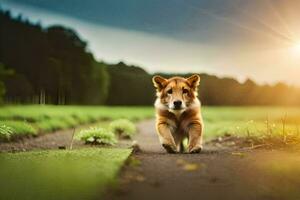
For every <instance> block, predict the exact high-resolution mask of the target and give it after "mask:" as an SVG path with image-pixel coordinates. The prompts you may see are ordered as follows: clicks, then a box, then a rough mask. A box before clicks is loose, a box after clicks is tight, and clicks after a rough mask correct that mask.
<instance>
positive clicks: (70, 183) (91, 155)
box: [0, 148, 131, 200]
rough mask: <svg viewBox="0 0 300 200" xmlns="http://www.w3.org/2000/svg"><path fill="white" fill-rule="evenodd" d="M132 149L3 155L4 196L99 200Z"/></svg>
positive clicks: (0, 191)
mask: <svg viewBox="0 0 300 200" xmlns="http://www.w3.org/2000/svg"><path fill="white" fill-rule="evenodd" d="M130 153H131V150H130V149H116V148H113V149H111V148H110V149H108V148H104V149H103V148H101V149H100V148H88V149H81V150H71V151H70V150H60V151H59V150H57V151H36V152H24V153H2V154H0V163H1V165H0V177H1V178H0V199H23V200H27V199H28V200H32V199H43V200H47V199H58V200H59V199H66V200H68V199H72V200H74V199H79V200H81V199H99V197H101V194H103V190H104V189H105V187H106V186H108V185H109V186H113V185H115V184H117V183H116V179H115V177H116V175H117V173H118V171H119V169H120V167H121V166H122V164H123V163H124V161H125V160H126V159H127V158H128V156H129V155H130Z"/></svg>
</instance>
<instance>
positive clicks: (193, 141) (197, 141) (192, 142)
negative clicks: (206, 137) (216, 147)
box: [188, 122, 203, 153]
mask: <svg viewBox="0 0 300 200" xmlns="http://www.w3.org/2000/svg"><path fill="white" fill-rule="evenodd" d="M202 133H203V125H202V124H201V123H200V122H197V123H193V124H191V125H190V129H189V144H188V151H189V153H200V151H201V150H202V148H203V146H202Z"/></svg>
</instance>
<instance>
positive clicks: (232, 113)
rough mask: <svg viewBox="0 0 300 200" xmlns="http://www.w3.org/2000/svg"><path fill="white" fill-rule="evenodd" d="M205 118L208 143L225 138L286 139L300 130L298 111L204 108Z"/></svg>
mask: <svg viewBox="0 0 300 200" xmlns="http://www.w3.org/2000/svg"><path fill="white" fill-rule="evenodd" d="M203 117H204V121H205V133H204V134H205V135H204V136H205V139H207V140H209V139H213V138H215V137H217V136H222V135H224V134H232V135H236V136H242V137H248V136H251V137H261V136H263V137H265V136H272V137H273V136H274V137H277V136H278V137H282V138H283V137H284V135H286V136H288V135H293V136H295V135H298V134H299V128H300V108H296V107H288V108H283V107H204V108H203ZM299 136H300V134H299Z"/></svg>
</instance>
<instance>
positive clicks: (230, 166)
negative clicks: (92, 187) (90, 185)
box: [106, 120, 300, 200]
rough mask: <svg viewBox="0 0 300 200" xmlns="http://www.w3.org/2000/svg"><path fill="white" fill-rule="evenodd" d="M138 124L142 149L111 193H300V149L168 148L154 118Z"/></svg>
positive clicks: (201, 196) (295, 196) (220, 195)
mask: <svg viewBox="0 0 300 200" xmlns="http://www.w3.org/2000/svg"><path fill="white" fill-rule="evenodd" d="M139 130H140V134H138V135H137V136H136V138H135V139H136V140H137V141H138V144H139V145H140V148H141V149H142V151H141V152H138V153H136V154H135V155H133V159H132V161H131V162H130V163H131V164H129V165H128V166H126V167H125V168H124V170H123V172H122V174H121V177H120V185H119V187H118V189H116V190H114V191H109V192H108V193H107V195H106V199H118V200H119V199H120V200H121V199H130V200H135V199H138V200H140V199H154V200H160V199H173V200H174V199H209V200H213V199H230V200H232V199H238V200H244V199H245V200H248V199H259V200H260V199H281V200H282V199H300V192H299V191H298V187H299V186H300V171H299V170H297V169H299V167H300V162H299V161H300V156H299V155H300V154H299V152H298V153H297V152H296V153H291V152H288V151H286V150H272V151H270V150H253V151H250V150H248V151H238V150H237V149H232V148H231V149H221V148H215V147H213V146H207V145H206V146H205V149H204V151H203V152H202V153H201V154H167V153H165V151H164V150H163V148H162V147H161V145H160V144H159V143H158V139H157V136H156V133H155V130H154V120H149V121H145V122H142V123H140V124H139ZM287 158H288V159H289V160H288V161H287V160H286V159H287ZM282 162H284V163H290V164H291V165H296V166H297V168H296V171H295V172H291V171H290V170H289V168H288V167H289V166H290V165H289V164H287V166H286V165H283V169H281V168H280V166H282V165H280V163H282ZM277 164H278V165H277ZM276 166H279V168H278V167H277V168H278V169H277V168H276ZM284 167H285V168H284ZM285 169H287V170H285ZM293 169H295V168H293ZM283 184H284V185H283Z"/></svg>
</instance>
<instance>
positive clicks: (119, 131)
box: [109, 119, 136, 138]
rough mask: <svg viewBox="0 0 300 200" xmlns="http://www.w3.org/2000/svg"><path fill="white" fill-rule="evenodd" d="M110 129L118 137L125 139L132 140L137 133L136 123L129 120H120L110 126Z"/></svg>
mask: <svg viewBox="0 0 300 200" xmlns="http://www.w3.org/2000/svg"><path fill="white" fill-rule="evenodd" d="M109 129H110V130H111V131H112V132H113V133H114V134H116V135H118V136H120V137H123V138H132V136H133V135H134V134H135V133H136V127H135V125H134V123H132V122H131V121H129V120H128V119H118V120H115V121H113V122H111V123H110V124H109Z"/></svg>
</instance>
